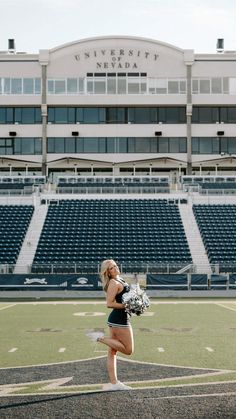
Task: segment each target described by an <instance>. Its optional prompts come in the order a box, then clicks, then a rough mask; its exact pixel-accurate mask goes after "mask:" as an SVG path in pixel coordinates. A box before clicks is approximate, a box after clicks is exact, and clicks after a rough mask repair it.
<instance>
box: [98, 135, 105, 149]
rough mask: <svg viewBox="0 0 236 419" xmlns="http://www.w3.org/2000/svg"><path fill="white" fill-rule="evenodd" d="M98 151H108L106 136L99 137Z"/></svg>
mask: <svg viewBox="0 0 236 419" xmlns="http://www.w3.org/2000/svg"><path fill="white" fill-rule="evenodd" d="M98 152H99V153H106V138H98Z"/></svg>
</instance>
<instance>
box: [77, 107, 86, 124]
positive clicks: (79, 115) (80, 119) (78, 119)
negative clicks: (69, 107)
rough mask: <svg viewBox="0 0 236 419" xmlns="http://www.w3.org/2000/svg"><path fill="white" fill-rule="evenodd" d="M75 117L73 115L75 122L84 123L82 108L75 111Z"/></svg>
mask: <svg viewBox="0 0 236 419" xmlns="http://www.w3.org/2000/svg"><path fill="white" fill-rule="evenodd" d="M75 112H76V115H75V122H80V123H82V122H84V110H83V108H76V109H75Z"/></svg>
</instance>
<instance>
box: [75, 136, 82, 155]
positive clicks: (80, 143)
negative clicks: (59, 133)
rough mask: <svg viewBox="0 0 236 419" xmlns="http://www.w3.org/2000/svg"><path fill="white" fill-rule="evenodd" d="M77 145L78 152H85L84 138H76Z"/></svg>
mask: <svg viewBox="0 0 236 419" xmlns="http://www.w3.org/2000/svg"><path fill="white" fill-rule="evenodd" d="M75 147H76V153H83V152H84V139H83V138H75Z"/></svg>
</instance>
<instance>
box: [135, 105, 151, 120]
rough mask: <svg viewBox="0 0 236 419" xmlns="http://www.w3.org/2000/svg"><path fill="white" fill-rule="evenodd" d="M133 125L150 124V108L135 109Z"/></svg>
mask: <svg viewBox="0 0 236 419" xmlns="http://www.w3.org/2000/svg"><path fill="white" fill-rule="evenodd" d="M134 123H135V124H150V108H136V109H135V120H134Z"/></svg>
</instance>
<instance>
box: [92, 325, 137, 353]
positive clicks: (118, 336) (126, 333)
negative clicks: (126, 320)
mask: <svg viewBox="0 0 236 419" xmlns="http://www.w3.org/2000/svg"><path fill="white" fill-rule="evenodd" d="M110 329H112V334H111V337H109V338H108V337H102V338H100V339H99V340H98V341H99V342H101V343H104V345H107V346H109V347H110V348H112V349H115V350H116V351H119V352H121V353H123V354H125V355H131V354H132V353H133V350H134V341H133V331H132V328H131V327H114V328H112V327H111V328H110Z"/></svg>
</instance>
